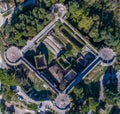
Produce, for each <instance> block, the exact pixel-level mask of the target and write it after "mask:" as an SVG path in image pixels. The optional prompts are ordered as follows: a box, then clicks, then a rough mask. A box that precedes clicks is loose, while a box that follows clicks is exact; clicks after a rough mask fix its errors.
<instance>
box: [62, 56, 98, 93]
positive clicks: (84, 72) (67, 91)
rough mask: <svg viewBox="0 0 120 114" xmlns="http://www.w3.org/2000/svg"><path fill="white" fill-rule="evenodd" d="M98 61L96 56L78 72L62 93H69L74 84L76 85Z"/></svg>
mask: <svg viewBox="0 0 120 114" xmlns="http://www.w3.org/2000/svg"><path fill="white" fill-rule="evenodd" d="M99 63H100V57H99V56H98V57H97V58H96V59H95V60H94V61H93V62H92V63H91V64H90V65H89V66H88V67H87V68H85V70H84V71H83V72H80V73H79V74H78V76H77V77H76V78H75V79H74V80H73V81H72V82H71V83H70V84H69V85H68V87H67V88H66V89H65V90H64V93H66V94H67V93H69V92H70V91H71V90H72V88H73V87H74V86H76V85H77V84H78V83H79V82H80V81H82V79H84V78H85V77H86V76H87V74H88V73H89V72H90V71H92V70H93V69H94V68H95V67H96V66H97V65H98V64H99Z"/></svg>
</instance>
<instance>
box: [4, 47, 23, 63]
mask: <svg viewBox="0 0 120 114" xmlns="http://www.w3.org/2000/svg"><path fill="white" fill-rule="evenodd" d="M22 56H23V55H22V52H21V51H20V49H18V48H17V47H15V46H11V47H10V48H8V49H7V51H6V58H7V60H8V61H10V62H13V63H14V62H16V61H18V60H19V59H20V58H21V57H22Z"/></svg>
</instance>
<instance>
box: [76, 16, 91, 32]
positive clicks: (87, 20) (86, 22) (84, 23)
mask: <svg viewBox="0 0 120 114" xmlns="http://www.w3.org/2000/svg"><path fill="white" fill-rule="evenodd" d="M92 25H93V19H92V18H91V17H83V18H82V19H81V20H80V21H79V23H78V27H79V29H80V30H83V31H84V32H86V33H88V32H89V30H90V28H91V27H92Z"/></svg>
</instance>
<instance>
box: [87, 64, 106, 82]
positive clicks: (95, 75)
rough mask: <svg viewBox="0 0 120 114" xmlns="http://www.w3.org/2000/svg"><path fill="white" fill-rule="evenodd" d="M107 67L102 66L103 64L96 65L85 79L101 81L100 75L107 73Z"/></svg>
mask: <svg viewBox="0 0 120 114" xmlns="http://www.w3.org/2000/svg"><path fill="white" fill-rule="evenodd" d="M105 71H106V67H102V66H101V65H98V66H96V67H95V68H94V69H93V70H92V71H91V72H90V73H89V74H88V75H87V76H86V77H85V80H87V81H88V82H89V81H90V82H91V81H94V82H97V81H99V79H100V77H101V76H102V75H103V74H104V73H105Z"/></svg>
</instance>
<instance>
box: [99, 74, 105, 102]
mask: <svg viewBox="0 0 120 114" xmlns="http://www.w3.org/2000/svg"><path fill="white" fill-rule="evenodd" d="M103 77H104V75H102V76H101V77H100V96H99V101H104V86H103Z"/></svg>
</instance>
